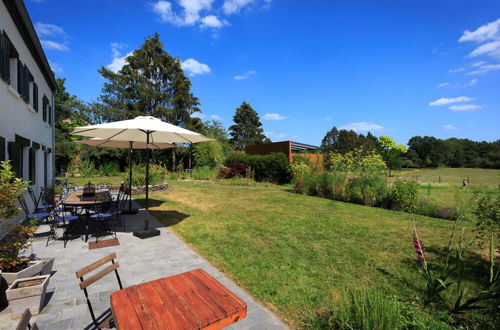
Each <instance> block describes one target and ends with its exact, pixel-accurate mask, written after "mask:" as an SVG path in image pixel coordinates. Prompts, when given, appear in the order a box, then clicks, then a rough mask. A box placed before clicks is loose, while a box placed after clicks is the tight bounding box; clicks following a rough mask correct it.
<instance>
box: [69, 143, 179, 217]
mask: <svg viewBox="0 0 500 330" xmlns="http://www.w3.org/2000/svg"><path fill="white" fill-rule="evenodd" d="M76 142H77V143H82V144H86V145H89V146H93V147H101V148H121V149H128V163H129V197H128V211H126V212H125V211H124V213H127V214H135V213H137V210H132V149H146V147H147V144H146V143H144V142H132V141H116V140H103V139H99V138H91V139H87V140H80V141H76ZM149 148H150V149H153V150H159V149H170V148H175V144H172V143H150V144H149Z"/></svg>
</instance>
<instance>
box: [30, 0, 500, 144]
mask: <svg viewBox="0 0 500 330" xmlns="http://www.w3.org/2000/svg"><path fill="white" fill-rule="evenodd" d="M25 2H26V6H27V8H28V11H29V13H30V15H31V18H32V21H33V23H34V25H35V27H36V28H37V31H38V33H39V37H40V39H41V40H42V44H43V46H44V49H45V51H46V54H47V56H48V58H49V61H50V63H51V65H52V67H53V69H54V70H55V71H56V75H57V76H60V77H64V78H67V87H68V90H69V91H70V92H71V93H72V94H75V95H77V96H78V97H79V98H81V99H83V100H85V101H91V100H94V99H96V98H97V97H98V96H99V94H100V90H101V88H102V84H103V80H102V79H101V77H100V75H99V74H98V72H97V70H98V68H100V67H101V66H108V67H110V68H113V69H118V68H119V67H120V65H122V64H123V61H124V59H123V58H124V56H126V55H127V54H128V53H129V52H131V51H133V50H134V49H136V48H138V47H139V46H140V45H141V44H142V42H143V40H144V37H146V36H149V35H151V34H153V33H154V32H158V33H159V34H160V36H161V40H162V41H163V43H164V46H165V50H166V51H167V52H168V53H169V54H171V55H172V56H174V57H177V58H179V59H181V60H182V61H183V63H184V69H185V72H186V74H188V76H189V77H190V79H191V81H192V83H193V93H194V94H195V95H196V96H197V97H198V98H199V99H200V102H201V109H202V111H203V118H204V120H207V119H211V118H215V119H220V120H221V121H222V122H223V124H224V125H225V126H226V127H228V126H229V125H231V124H232V116H233V115H234V110H235V108H236V107H238V106H239V105H240V104H241V102H242V101H247V102H249V103H250V104H251V105H252V106H253V108H254V109H255V110H256V111H257V112H258V113H259V115H260V116H261V121H262V123H263V126H264V130H265V132H266V134H267V135H268V136H269V137H270V138H271V139H272V140H273V141H280V140H289V139H291V140H295V141H299V142H304V143H310V144H316V145H319V144H320V143H321V140H322V138H323V137H324V135H325V133H326V132H327V131H328V130H329V129H330V128H331V127H333V126H337V127H342V128H353V129H355V130H357V131H358V132H361V133H366V132H367V130H370V131H371V132H372V133H374V134H375V135H389V136H392V137H393V138H395V139H396V141H397V142H399V143H404V144H406V143H407V141H408V139H409V138H410V137H412V136H414V135H433V136H436V137H439V138H448V137H452V136H455V137H460V138H470V139H473V140H487V141H492V140H496V139H498V138H500V136H499V127H500V125H499V124H500V1H486V0H477V1H465V0H448V1H445V0H443V1H439V0H433V1H431V0H422V1H398V0H392V1H390V0H371V1H361V0H360V1H357V0H349V1H346V0H343V1H338V0H329V1H327V0H324V1H296V0H171V1H157V0H156V1H139V0H135V1H125V0H120V1H119V0H99V1H90V0H89V1H57V0H25Z"/></svg>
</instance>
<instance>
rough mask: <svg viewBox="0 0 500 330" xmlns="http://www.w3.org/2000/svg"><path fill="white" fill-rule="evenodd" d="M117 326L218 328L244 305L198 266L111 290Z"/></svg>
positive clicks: (237, 315)
mask: <svg viewBox="0 0 500 330" xmlns="http://www.w3.org/2000/svg"><path fill="white" fill-rule="evenodd" d="M110 299H111V310H112V312H113V316H114V319H115V325H116V328H117V329H122V330H124V329H221V328H223V327H226V326H228V325H230V324H232V323H235V322H237V321H238V320H241V319H243V318H245V317H246V315H247V305H246V304H245V302H244V301H243V300H241V299H240V298H238V297H237V296H236V295H235V294H234V293H232V292H231V291H229V290H228V289H227V288H226V287H224V286H223V285H222V284H221V283H219V282H218V281H217V280H216V279H215V278H213V277H212V276H210V275H208V274H207V273H206V272H205V271H204V270H202V269H195V270H192V271H189V272H186V273H182V274H177V275H174V276H170V277H165V278H161V279H158V280H154V281H151V282H147V283H143V284H139V285H135V286H132V287H129V288H126V289H123V290H120V291H116V292H113V293H112V294H111V298H110Z"/></svg>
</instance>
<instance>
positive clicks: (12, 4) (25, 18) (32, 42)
mask: <svg viewBox="0 0 500 330" xmlns="http://www.w3.org/2000/svg"><path fill="white" fill-rule="evenodd" d="M3 3H4V4H5V7H7V10H8V11H9V14H10V16H11V17H12V19H13V20H14V23H15V24H16V27H17V29H18V30H19V33H20V34H21V36H22V38H23V40H24V43H25V44H26V46H27V47H28V49H29V51H30V53H31V56H33V58H34V59H35V62H36V63H37V64H38V66H39V67H40V70H41V71H42V74H43V76H44V77H45V79H46V80H47V83H48V84H49V87H50V89H51V90H52V92H54V91H56V90H57V82H56V78H55V77H54V73H53V72H52V69H51V68H50V65H49V61H48V60H47V57H45V53H44V52H43V48H42V45H41V44H40V40H39V39H38V36H37V34H36V32H35V28H34V27H33V23H32V22H31V19H30V16H29V14H28V11H27V10H26V7H25V6H24V2H23V1H22V0H3Z"/></svg>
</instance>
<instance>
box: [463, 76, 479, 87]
mask: <svg viewBox="0 0 500 330" xmlns="http://www.w3.org/2000/svg"><path fill="white" fill-rule="evenodd" d="M478 82H479V79H476V78H474V79H471V80H470V81H469V82H468V83H467V84H465V86H466V87H467V86H476V85H477V83H478Z"/></svg>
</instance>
